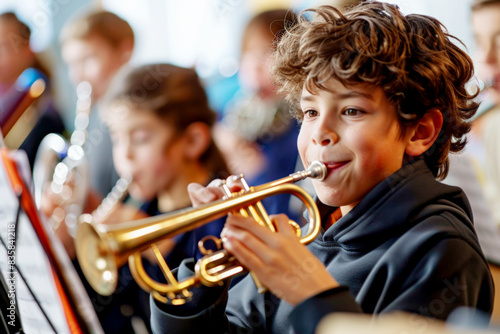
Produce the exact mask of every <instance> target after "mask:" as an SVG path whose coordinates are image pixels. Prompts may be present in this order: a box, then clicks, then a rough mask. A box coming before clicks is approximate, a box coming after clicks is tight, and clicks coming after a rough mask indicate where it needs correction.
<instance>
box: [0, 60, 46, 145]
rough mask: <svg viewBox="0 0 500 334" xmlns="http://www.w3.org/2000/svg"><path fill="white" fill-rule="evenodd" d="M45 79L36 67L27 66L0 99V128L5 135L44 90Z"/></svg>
mask: <svg viewBox="0 0 500 334" xmlns="http://www.w3.org/2000/svg"><path fill="white" fill-rule="evenodd" d="M46 86H47V79H46V78H45V76H44V75H43V74H42V73H41V72H40V71H39V70H37V69H34V68H28V69H26V70H24V72H23V73H21V75H20V76H19V78H17V80H16V82H15V84H14V85H13V86H12V87H11V88H10V89H9V91H8V92H7V93H6V94H5V98H3V99H1V100H0V128H1V131H2V134H3V136H4V137H5V136H7V134H8V133H9V131H10V130H11V129H12V127H13V126H14V124H16V122H17V121H18V119H19V118H20V117H21V116H22V115H23V113H24V111H25V110H26V109H28V107H29V106H30V105H31V104H32V103H33V102H34V101H35V100H36V99H37V98H38V97H40V95H42V93H43V92H44V91H45V88H46Z"/></svg>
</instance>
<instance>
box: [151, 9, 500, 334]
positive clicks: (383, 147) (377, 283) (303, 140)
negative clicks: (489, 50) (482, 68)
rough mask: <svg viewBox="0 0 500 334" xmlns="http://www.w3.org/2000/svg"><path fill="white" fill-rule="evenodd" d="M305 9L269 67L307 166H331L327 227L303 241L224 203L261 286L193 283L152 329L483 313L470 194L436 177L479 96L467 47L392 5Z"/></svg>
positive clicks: (482, 277) (228, 227) (253, 327)
mask: <svg viewBox="0 0 500 334" xmlns="http://www.w3.org/2000/svg"><path fill="white" fill-rule="evenodd" d="M310 12H313V14H315V15H314V17H313V18H312V20H308V19H306V16H307V17H309V16H308V15H309V14H311V13H309V11H308V12H307V13H306V14H305V15H301V16H300V20H299V24H298V25H297V26H296V27H294V28H292V29H291V31H289V32H288V33H287V34H286V35H285V36H284V37H283V39H282V40H281V42H280V44H279V46H278V50H277V52H276V58H275V63H274V68H273V73H274V77H275V79H276V82H277V84H278V85H279V87H281V90H282V92H284V93H285V94H286V95H287V96H288V99H289V100H290V101H291V102H292V104H293V105H295V106H296V109H297V113H296V115H297V117H298V118H299V120H300V121H301V123H302V124H301V130H300V134H299V138H298V150H299V153H300V156H301V159H302V162H303V164H304V166H305V167H307V166H309V165H310V164H311V162H312V161H314V160H319V161H321V162H323V163H324V164H325V165H326V167H327V169H328V173H327V176H326V178H325V179H324V180H322V181H317V180H313V184H314V188H315V191H316V195H317V203H318V206H319V209H320V212H321V213H322V224H323V229H322V231H321V233H320V234H319V236H318V237H317V238H316V239H315V240H314V241H313V242H312V243H310V244H309V245H307V246H304V245H302V244H301V243H300V242H299V240H298V239H297V237H295V234H294V231H293V229H292V228H290V227H289V224H288V218H287V217H286V216H284V215H277V216H274V217H273V218H272V220H273V222H274V223H275V225H276V227H277V230H278V231H277V233H272V232H271V231H270V230H268V229H266V228H263V227H261V226H260V225H258V224H256V223H255V222H253V221H252V219H250V218H244V217H243V216H241V215H238V214H233V215H231V216H230V217H229V218H228V219H227V221H226V224H225V227H224V230H223V231H222V237H223V241H224V248H225V249H226V250H227V251H229V252H230V253H232V254H233V255H234V256H235V257H236V258H237V259H238V260H239V261H240V262H241V263H242V264H243V265H244V266H245V267H246V268H248V269H249V270H251V271H252V272H253V273H254V275H255V276H256V277H258V279H259V280H260V282H261V283H262V284H263V285H264V286H265V287H267V288H268V292H266V293H264V294H259V293H258V292H257V289H256V288H255V285H254V283H253V282H252V278H251V277H250V276H247V277H246V278H245V279H243V280H242V281H240V282H239V283H238V284H236V285H235V286H234V287H232V288H231V289H230V290H229V291H226V289H225V288H226V286H227V284H226V286H222V287H215V288H207V287H204V286H202V287H199V288H196V290H195V291H194V297H193V300H192V301H191V302H190V303H187V304H186V305H184V306H183V307H174V306H170V305H166V304H162V303H159V302H154V303H152V327H153V329H154V331H155V332H156V333H197V332H201V331H202V330H203V329H206V328H210V330H211V332H218V333H225V332H234V333H240V332H245V333H309V332H310V333H313V332H314V330H315V327H316V325H317V323H318V322H319V320H320V319H321V317H322V316H323V315H325V314H326V313H328V312H363V313H369V314H374V315H378V314H384V313H388V312H393V311H405V312H411V313H416V314H420V315H424V316H429V317H433V318H437V319H446V318H447V317H448V315H449V314H450V313H451V312H452V311H453V310H455V309H456V308H458V307H462V306H465V307H470V308H473V309H477V310H480V311H482V312H484V313H486V314H491V310H492V302H493V289H494V288H493V283H492V279H491V274H490V272H489V269H488V265H487V263H486V260H485V258H484V256H483V253H482V251H481V248H480V246H479V244H478V241H477V237H476V234H475V231H474V227H473V224H472V215H471V211H470V207H469V204H468V201H467V198H466V197H465V195H464V194H463V192H462V191H461V189H459V188H457V187H450V186H447V185H444V184H442V183H440V182H438V181H437V180H436V179H441V178H443V177H444V176H446V173H447V171H448V154H449V153H450V152H458V151H460V150H461V149H462V148H463V147H464V145H465V138H464V135H465V134H466V133H467V132H468V131H469V129H470V127H469V123H468V120H469V119H470V118H471V117H472V116H473V115H474V113H475V111H476V110H477V107H478V105H477V103H476V102H475V101H474V98H475V96H476V93H475V92H470V91H469V90H467V89H466V84H467V82H468V81H469V79H470V78H471V77H472V74H473V66H472V62H471V60H470V58H469V57H468V56H467V54H466V53H465V52H463V51H462V50H461V49H460V48H459V47H458V46H456V45H455V44H454V38H453V37H452V36H450V35H449V34H448V33H447V32H446V30H445V28H444V27H443V26H442V24H441V23H440V22H438V21H437V20H436V19H434V18H432V17H428V16H424V15H416V14H411V15H406V16H405V15H403V14H402V13H401V12H400V11H399V9H398V8H397V6H394V5H390V4H387V3H380V2H363V3H362V4H360V5H359V6H356V7H353V8H351V9H350V10H348V11H346V12H344V13H341V12H340V11H339V10H337V9H335V8H333V7H329V6H322V7H319V8H317V9H314V10H310ZM227 182H228V186H230V187H234V188H236V187H237V186H238V185H237V184H236V183H235V182H237V181H234V180H233V179H228V180H227ZM189 190H190V194H191V198H192V200H193V204H195V205H198V204H200V203H204V202H208V201H210V200H212V199H214V198H218V197H222V194H221V191H220V190H219V189H218V188H216V187H212V186H210V185H209V186H208V187H206V188H205V187H203V186H201V185H195V184H193V185H190V186H189ZM192 264H193V261H184V262H183V264H181V266H180V268H179V270H178V276H179V278H182V277H183V276H184V275H189V274H190V269H191V268H190V267H191V266H192Z"/></svg>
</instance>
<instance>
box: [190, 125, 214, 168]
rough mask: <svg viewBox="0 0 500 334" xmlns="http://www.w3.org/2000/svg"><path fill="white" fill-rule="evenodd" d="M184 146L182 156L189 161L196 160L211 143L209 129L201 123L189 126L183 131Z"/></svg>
mask: <svg viewBox="0 0 500 334" xmlns="http://www.w3.org/2000/svg"><path fill="white" fill-rule="evenodd" d="M183 136H184V140H185V141H186V144H187V145H186V146H185V149H184V156H185V157H186V158H187V159H189V160H198V159H199V158H200V157H201V156H202V155H203V153H205V151H206V150H207V148H208V146H209V145H210V143H211V142H212V132H211V130H210V127H209V126H208V125H207V124H205V123H202V122H195V123H192V124H190V125H189V126H188V127H187V129H186V130H185V131H184V135H183Z"/></svg>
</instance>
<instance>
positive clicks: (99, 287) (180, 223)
mask: <svg viewBox="0 0 500 334" xmlns="http://www.w3.org/2000/svg"><path fill="white" fill-rule="evenodd" d="M325 175H326V167H325V166H324V165H323V164H321V163H319V162H314V163H313V164H311V166H310V168H309V169H308V170H306V171H302V172H298V173H294V174H292V175H290V176H288V177H285V178H283V179H280V180H277V181H273V182H270V183H267V184H264V185H261V186H256V187H249V188H248V189H247V190H244V191H243V192H240V193H234V194H232V195H231V197H229V198H227V199H221V200H217V201H214V202H211V203H207V204H205V205H202V206H199V207H196V208H188V209H184V210H180V211H176V212H174V213H170V214H165V215H160V216H155V217H149V218H145V219H141V220H136V221H131V222H126V223H121V224H115V225H103V224H92V223H90V222H82V223H81V224H79V227H78V230H77V234H76V253H77V257H78V260H79V262H80V265H81V267H82V270H83V273H84V274H85V276H86V278H87V280H88V281H89V283H90V285H91V286H92V287H93V288H94V290H96V291H97V292H99V293H100V294H102V295H109V294H111V293H112V292H113V291H114V290H115V288H116V284H117V281H118V268H119V267H120V266H122V265H123V264H125V263H126V261H127V259H128V260H129V263H130V268H131V271H132V274H133V276H134V278H135V279H136V281H137V282H138V284H139V285H140V286H141V287H142V288H143V289H145V290H146V291H148V292H150V293H152V294H153V296H154V297H155V298H156V299H158V300H160V301H163V302H168V301H169V302H172V303H174V304H175V303H179V304H180V303H183V302H184V301H185V299H186V298H189V291H188V290H189V289H190V288H191V287H193V286H196V285H198V284H205V285H208V286H211V285H217V284H222V281H223V280H225V279H227V278H229V277H232V276H234V275H235V274H238V273H240V272H242V271H243V270H244V268H243V267H242V266H241V265H240V264H239V263H238V261H236V260H235V259H234V258H233V257H232V256H231V255H230V254H229V253H227V251H225V250H223V249H222V250H218V251H216V252H207V254H206V256H205V257H203V258H202V259H200V260H199V261H198V262H197V264H196V274H195V276H194V277H190V278H187V279H185V280H183V281H181V282H177V281H176V280H175V278H174V277H173V275H172V274H171V272H170V269H169V268H168V266H167V264H166V263H160V265H161V267H162V269H163V271H164V274H165V278H166V280H167V284H164V283H158V282H155V281H154V280H152V279H151V278H150V277H149V276H147V274H146V273H145V270H144V268H143V266H142V261H141V256H140V253H141V252H142V251H144V250H146V249H147V248H148V247H150V246H151V245H152V244H154V243H156V242H158V241H161V240H163V239H166V238H171V237H173V236H175V235H178V234H181V233H184V232H188V231H191V230H194V229H196V228H198V227H200V226H202V225H204V224H207V223H209V222H211V221H213V220H215V219H218V218H220V217H223V216H225V215H227V214H228V213H230V212H237V211H239V210H248V211H249V212H254V211H258V214H257V216H258V217H263V216H266V217H267V214H266V213H265V211H264V210H263V208H262V204H261V202H260V201H261V200H262V199H264V198H266V197H269V196H273V195H277V194H282V193H289V194H293V195H295V196H297V197H298V198H299V199H300V200H301V201H302V202H303V203H304V204H305V206H306V208H307V210H308V212H309V217H310V221H309V224H308V229H307V231H306V234H305V235H304V236H302V237H301V238H300V242H301V243H304V244H307V243H309V242H311V241H312V240H314V238H315V237H316V236H317V234H318V233H319V231H320V227H321V219H320V216H319V212H318V208H317V207H316V204H315V203H314V200H313V199H312V197H311V196H310V195H309V194H308V193H307V192H306V191H305V190H304V189H302V188H301V187H299V186H297V185H295V184H292V183H293V182H296V181H298V180H302V179H304V178H307V177H311V178H317V179H323V178H324V177H325ZM249 208H251V210H249ZM258 217H257V218H258ZM254 218H256V217H254ZM268 219H269V218H267V220H268ZM264 220H265V219H264ZM299 232H300V230H299ZM153 248H154V247H153ZM153 250H154V249H153ZM200 250H201V247H200ZM158 253H159V252H158ZM157 258H158V259H159V261H160V262H161V261H162V257H161V254H159V255H158V256H157Z"/></svg>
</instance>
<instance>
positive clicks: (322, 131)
mask: <svg viewBox="0 0 500 334" xmlns="http://www.w3.org/2000/svg"><path fill="white" fill-rule="evenodd" d="M338 140H339V136H338V134H337V132H335V131H334V130H333V129H331V128H329V127H327V126H325V125H320V126H319V127H318V128H317V129H316V131H315V132H314V135H313V141H314V143H315V144H318V145H321V146H328V145H334V144H335V143H337V142H338Z"/></svg>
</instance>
